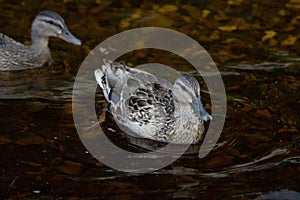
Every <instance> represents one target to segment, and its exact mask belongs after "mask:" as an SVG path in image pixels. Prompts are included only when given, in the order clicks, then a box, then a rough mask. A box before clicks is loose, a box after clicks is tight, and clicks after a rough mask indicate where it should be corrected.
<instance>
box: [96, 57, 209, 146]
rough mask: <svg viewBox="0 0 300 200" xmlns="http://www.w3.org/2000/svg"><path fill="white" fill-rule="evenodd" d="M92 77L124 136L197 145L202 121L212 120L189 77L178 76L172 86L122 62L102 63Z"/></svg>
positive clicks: (191, 77) (192, 78)
mask: <svg viewBox="0 0 300 200" xmlns="http://www.w3.org/2000/svg"><path fill="white" fill-rule="evenodd" d="M95 77H96V80H97V82H98V84H99V85H100V87H101V88H102V91H103V94H104V96H105V98H106V100H107V101H108V102H109V103H110V106H109V107H110V109H109V111H110V113H111V114H112V115H113V116H114V119H115V121H116V123H117V124H118V125H119V127H120V128H121V129H122V130H123V131H125V132H126V133H133V134H134V135H136V136H141V137H145V138H149V139H153V140H157V141H162V142H171V143H196V142H198V141H199V139H200V138H201V136H202V134H203V132H204V123H203V121H208V120H211V119H212V117H211V116H210V115H209V114H208V113H207V112H206V111H205V109H204V108H203V105H202V102H201V99H200V85H199V83H198V81H197V80H196V79H195V78H194V77H193V76H192V75H191V74H180V75H179V76H178V77H177V79H176V80H175V82H174V84H171V83H170V82H169V81H168V80H166V79H162V78H158V77H156V76H155V75H153V74H151V73H148V72H146V71H143V70H140V69H137V68H129V67H127V66H126V65H125V64H124V63H122V62H121V63H118V62H114V63H111V62H106V61H105V65H103V66H102V68H101V69H97V70H96V71H95Z"/></svg>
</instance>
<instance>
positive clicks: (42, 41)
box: [0, 10, 82, 71]
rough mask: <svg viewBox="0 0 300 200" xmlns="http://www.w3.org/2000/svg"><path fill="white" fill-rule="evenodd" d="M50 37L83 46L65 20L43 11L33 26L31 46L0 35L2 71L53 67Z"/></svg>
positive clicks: (0, 66) (0, 63)
mask: <svg viewBox="0 0 300 200" xmlns="http://www.w3.org/2000/svg"><path fill="white" fill-rule="evenodd" d="M49 37H58V38H61V39H63V40H64V41H66V42H68V43H71V44H74V45H81V44H82V42H81V40H79V39H78V38H76V37H75V36H74V35H73V34H72V33H71V32H70V31H69V29H68V27H67V25H66V24H65V22H64V19H63V18H62V17H61V16H60V15H59V14H57V13H56V12H53V11H50V10H43V11H41V12H39V13H38V15H37V16H36V17H35V18H34V20H33V22H32V25H31V42H30V45H24V44H22V43H20V42H17V41H15V40H14V39H12V38H11V37H9V36H7V35H4V34H3V33H0V71H15V70H25V69H33V68H37V67H41V66H44V65H45V64H47V65H51V64H52V63H53V60H52V58H51V52H50V49H49V47H48V41H49Z"/></svg>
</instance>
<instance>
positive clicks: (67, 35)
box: [58, 29, 82, 45]
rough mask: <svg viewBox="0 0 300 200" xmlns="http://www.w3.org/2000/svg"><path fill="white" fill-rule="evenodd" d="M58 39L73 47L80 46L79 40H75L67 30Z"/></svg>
mask: <svg viewBox="0 0 300 200" xmlns="http://www.w3.org/2000/svg"><path fill="white" fill-rule="evenodd" d="M58 37H60V38H61V39H63V40H64V41H66V42H69V43H71V44H75V45H81V44H82V42H81V40H79V39H78V38H76V37H75V36H74V35H73V34H72V33H71V32H70V31H69V30H68V29H64V30H63V31H62V33H61V34H60V35H59V36H58Z"/></svg>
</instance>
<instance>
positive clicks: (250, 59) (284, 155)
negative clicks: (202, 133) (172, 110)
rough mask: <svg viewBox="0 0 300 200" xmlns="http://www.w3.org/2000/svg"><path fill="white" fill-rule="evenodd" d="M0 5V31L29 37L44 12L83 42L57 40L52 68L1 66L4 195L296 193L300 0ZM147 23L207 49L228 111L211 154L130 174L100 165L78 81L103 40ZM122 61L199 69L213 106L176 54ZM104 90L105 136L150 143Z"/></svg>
mask: <svg viewBox="0 0 300 200" xmlns="http://www.w3.org/2000/svg"><path fill="white" fill-rule="evenodd" d="M0 5H1V6H0V32H2V33H4V34H6V35H8V36H10V37H12V38H14V39H16V40H17V41H19V42H22V43H25V44H30V27H31V22H32V20H33V19H34V17H35V16H36V15H37V14H38V13H39V12H40V11H41V10H52V11H55V12H57V13H59V14H60V15H61V16H62V17H63V18H64V19H65V22H66V24H67V25H68V27H69V29H70V30H71V32H72V33H73V34H74V35H75V36H76V37H78V38H79V39H81V40H82V41H83V45H82V46H79V47H78V46H73V45H70V44H68V43H66V42H64V41H62V40H60V39H57V38H51V40H50V43H49V46H50V49H51V50H52V57H53V60H54V64H53V65H51V66H49V67H48V66H46V67H42V68H37V69H34V70H26V71H19V72H0V127H1V129H0V132H1V134H0V144H1V151H0V165H1V175H0V182H1V186H0V196H1V198H2V199H80V198H85V199H92V198H97V199H141V198H143V199H153V198H156V199H200V198H203V199H299V198H300V186H299V182H300V173H299V172H300V156H299V152H300V133H299V129H300V125H299V122H300V120H299V111H300V80H299V77H300V76H299V75H300V69H299V66H300V56H299V50H300V38H299V37H300V35H299V30H300V1H299V0H278V1H271V0H265V1H252V0H227V1H216V0H210V1H208V0H203V1H192V0H190V1H183V0H177V1H163V2H161V1H157V0H155V1H151V2H150V1H137V0H132V1H129V0H125V1H120V0H111V1H109V0H88V1H73V0H63V1H40V0H29V1H17V2H14V1H5V0H0ZM145 26H156V27H165V28H170V29H173V30H176V31H179V32H181V33H184V34H186V35H188V36H190V37H191V38H193V39H194V40H196V41H198V42H199V44H201V45H202V46H203V47H204V48H205V49H206V50H207V52H208V53H209V54H210V55H211V57H212V58H213V60H214V61H215V63H216V64H217V67H218V69H219V71H220V72H221V75H222V78H223V80H224V84H225V87H226V88H225V89H226V93H227V103H228V106H227V116H226V122H225V126H224V130H223V132H222V135H221V137H220V139H219V141H218V144H217V145H216V147H215V148H214V150H213V151H212V152H211V153H210V154H208V155H207V156H206V157H205V158H203V159H199V158H198V155H197V153H187V154H186V155H183V156H182V157H181V158H180V159H179V160H177V161H176V162H175V163H173V164H171V165H170V166H168V167H166V168H164V169H161V170H158V171H155V172H153V173H147V174H133V173H123V172H118V171H115V170H113V169H110V168H109V167H106V166H104V165H103V164H102V163H100V162H98V161H97V160H96V159H95V158H93V156H92V155H90V154H89V152H88V151H87V150H86V149H85V147H84V146H83V144H82V143H81V141H80V139H79V137H78V135H77V132H76V129H75V126H74V122H73V117H72V87H73V83H74V79H75V77H76V73H77V71H78V69H79V67H80V65H81V63H82V62H83V60H84V58H85V57H86V56H87V55H88V53H89V52H90V51H91V50H92V49H93V48H94V47H95V46H96V45H98V44H99V43H100V42H102V41H103V40H105V39H106V38H108V37H110V36H113V35H115V34H117V33H120V32H122V31H125V30H129V29H132V28H137V27H145ZM122 60H124V61H125V62H126V63H127V64H128V65H130V66H136V65H138V64H143V63H149V62H160V63H163V64H166V65H169V66H172V67H174V68H175V69H177V70H179V71H186V72H190V73H193V74H194V75H195V76H196V77H197V79H198V80H199V81H200V82H201V83H202V85H203V87H202V90H203V91H202V93H203V98H204V104H205V107H206V108H207V110H209V111H210V102H209V94H208V93H207V88H206V87H205V83H204V82H203V81H202V79H201V77H200V76H199V75H198V74H197V73H196V71H195V69H193V67H192V66H191V65H190V64H189V63H187V62H186V61H185V60H183V59H182V58H180V57H179V56H176V55H172V54H171V53H169V52H165V51H161V50H154V49H144V50H138V51H133V52H130V53H128V54H126V55H124V56H122ZM99 67H100V66H99ZM96 98H97V102H98V103H97V105H95V106H96V108H97V110H98V111H99V118H100V120H102V122H103V123H102V125H101V126H102V128H103V129H104V130H105V134H106V135H108V136H110V138H111V140H112V141H113V142H114V143H115V144H117V145H118V146H120V147H122V148H125V149H126V148H129V149H131V150H132V151H135V152H144V151H145V149H144V148H143V147H140V146H138V145H136V144H131V143H130V141H128V140H127V139H126V138H125V137H123V136H122V132H121V131H120V130H119V128H118V127H117V126H116V124H115V123H114V121H113V118H112V117H111V116H110V115H109V114H108V113H105V112H104V111H105V107H106V105H105V99H104V97H103V96H102V92H101V90H100V89H99V91H98V93H97V95H96ZM103 116H105V117H103ZM95 123H97V122H91V125H93V124H95Z"/></svg>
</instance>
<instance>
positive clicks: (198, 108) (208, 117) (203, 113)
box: [193, 97, 212, 121]
mask: <svg viewBox="0 0 300 200" xmlns="http://www.w3.org/2000/svg"><path fill="white" fill-rule="evenodd" d="M196 101H197V106H195V107H194V108H193V109H194V111H195V112H196V113H198V118H199V119H200V120H202V121H209V120H212V116H211V115H210V114H208V112H207V111H206V110H205V109H204V107H203V104H202V101H201V99H200V98H199V97H196Z"/></svg>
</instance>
